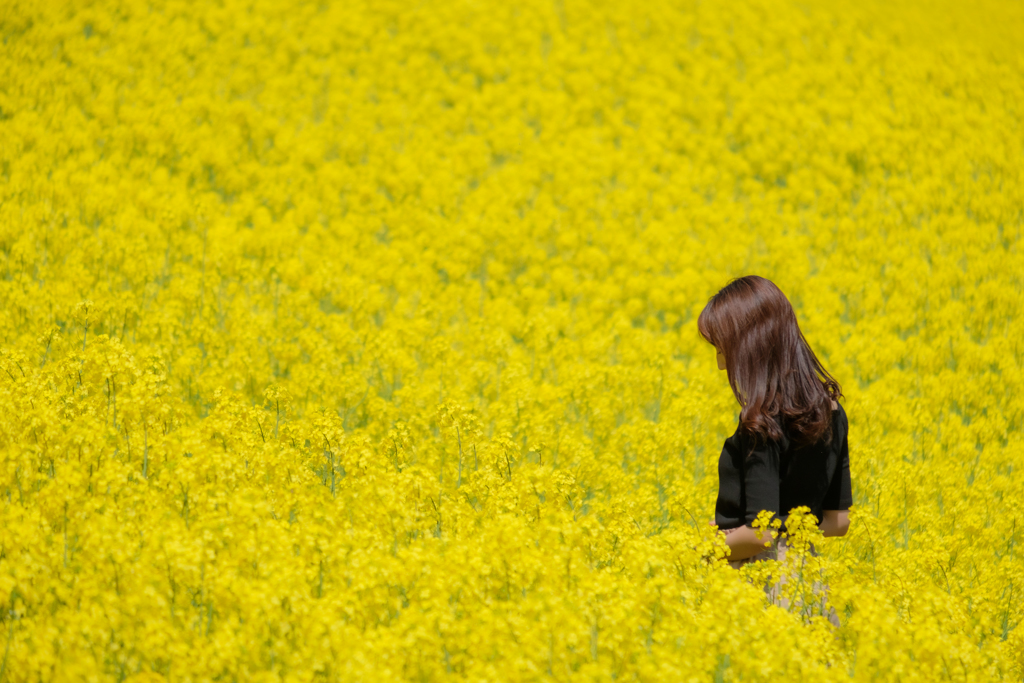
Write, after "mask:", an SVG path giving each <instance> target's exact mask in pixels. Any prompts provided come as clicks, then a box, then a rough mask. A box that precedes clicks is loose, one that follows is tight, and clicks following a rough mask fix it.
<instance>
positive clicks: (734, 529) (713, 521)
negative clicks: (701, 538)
mask: <svg viewBox="0 0 1024 683" xmlns="http://www.w3.org/2000/svg"><path fill="white" fill-rule="evenodd" d="M708 524H710V525H711V526H713V527H715V528H718V525H717V524H715V520H711V521H710V522H708ZM738 528H739V527H736V528H733V529H719V531H721V532H722V533H723V534H725V535H726V536H728V535H729V534H731V533H733V532H734V531H736V529H738Z"/></svg>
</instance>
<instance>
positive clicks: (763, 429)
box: [697, 275, 843, 444]
mask: <svg viewBox="0 0 1024 683" xmlns="http://www.w3.org/2000/svg"><path fill="white" fill-rule="evenodd" d="M697 329H698V330H700V334H701V336H702V337H704V339H706V340H707V341H708V342H709V343H711V344H713V345H714V346H715V348H717V349H718V351H719V352H721V353H722V355H724V356H725V368H726V372H727V373H728V376H729V385H730V386H731V387H732V392H733V394H734V395H735V396H736V400H737V401H739V404H740V406H741V410H740V427H741V429H742V430H744V431H746V432H747V433H748V434H752V435H753V436H755V437H757V438H760V439H771V440H779V439H781V438H782V435H783V425H784V426H785V429H786V433H787V434H788V436H789V437H790V438H791V439H793V441H794V442H795V443H797V444H809V443H814V442H816V441H817V440H818V439H820V438H821V437H822V436H825V437H826V438H831V430H830V427H831V424H832V420H831V417H832V401H834V400H837V399H839V398H840V397H841V396H842V395H843V393H842V390H841V389H840V387H839V383H838V382H836V380H835V378H833V377H832V375H830V374H829V373H828V371H827V370H825V368H824V366H822V364H821V362H820V361H819V360H818V357H817V356H815V355H814V352H813V351H812V350H811V347H810V345H809V344H808V343H807V340H806V339H804V335H803V333H802V332H801V331H800V326H799V325H798V324H797V321H796V314H795V313H794V312H793V307H792V306H791V305H790V303H789V299H787V298H786V295H785V294H783V293H782V290H780V289H779V288H778V287H776V286H775V284H774V283H772V282H771V281H769V280H766V279H764V278H763V277H758V276H757V275H747V276H745V277H741V278H737V279H735V280H733V281H732V282H730V283H729V284H727V285H726V286H725V287H723V288H722V289H721V290H720V291H719V292H718V293H717V294H715V295H714V296H713V297H711V299H710V300H709V301H708V303H707V306H705V307H704V310H703V311H701V313H700V317H699V318H698V319H697ZM780 422H781V423H782V424H781V425H780Z"/></svg>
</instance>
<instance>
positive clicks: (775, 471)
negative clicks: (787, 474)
mask: <svg viewBox="0 0 1024 683" xmlns="http://www.w3.org/2000/svg"><path fill="white" fill-rule="evenodd" d="M743 485H744V486H743V488H744V492H745V494H746V495H745V499H746V500H745V508H746V509H745V510H744V520H743V523H744V524H747V525H752V524H753V523H754V520H756V519H757V515H758V513H759V512H761V510H768V511H769V512H772V513H774V514H776V515H778V514H780V512H781V511H780V510H779V444H778V443H777V442H775V441H768V442H767V443H764V444H759V445H758V446H756V447H755V448H754V450H753V452H751V453H750V455H749V456H748V457H747V458H746V460H745V461H744V463H743ZM787 512H788V511H787Z"/></svg>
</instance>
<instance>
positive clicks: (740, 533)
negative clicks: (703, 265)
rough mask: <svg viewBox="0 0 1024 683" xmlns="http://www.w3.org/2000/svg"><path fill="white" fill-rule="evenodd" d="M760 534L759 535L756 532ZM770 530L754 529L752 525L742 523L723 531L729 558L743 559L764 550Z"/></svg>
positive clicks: (768, 540) (769, 541)
mask: <svg viewBox="0 0 1024 683" xmlns="http://www.w3.org/2000/svg"><path fill="white" fill-rule="evenodd" d="M759 533H760V534H762V535H761V536H759V535H758V534H759ZM771 540H772V535H771V532H769V531H767V530H764V531H761V532H757V531H754V529H753V528H752V527H749V526H747V525H745V524H744V525H743V526H740V527H736V528H735V529H728V530H726V531H725V543H726V545H728V546H729V557H728V558H727V559H729V560H745V559H747V558H748V557H753V556H754V555H757V554H758V553H759V552H761V551H762V550H764V549H765V548H766V547H767V546H766V545H765V543H771Z"/></svg>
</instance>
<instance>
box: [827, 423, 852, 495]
mask: <svg viewBox="0 0 1024 683" xmlns="http://www.w3.org/2000/svg"><path fill="white" fill-rule="evenodd" d="M847 437H848V433H847V432H846V431H844V432H843V439H842V444H841V445H840V447H839V463H838V465H837V466H836V471H835V473H834V474H833V475H832V481H831V482H829V486H828V491H826V492H825V498H824V499H822V501H821V509H822V510H849V509H850V506H851V505H853V486H852V484H851V483H850V446H849V443H848V439H847Z"/></svg>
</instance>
